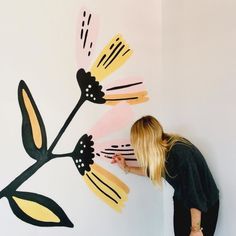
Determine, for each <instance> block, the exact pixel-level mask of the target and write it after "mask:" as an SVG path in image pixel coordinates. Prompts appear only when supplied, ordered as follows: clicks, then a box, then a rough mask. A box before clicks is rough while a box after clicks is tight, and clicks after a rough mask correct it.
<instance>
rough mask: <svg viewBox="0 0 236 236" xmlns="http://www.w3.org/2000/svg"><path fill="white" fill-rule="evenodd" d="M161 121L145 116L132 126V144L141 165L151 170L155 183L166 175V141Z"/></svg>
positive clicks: (151, 176) (150, 174)
mask: <svg viewBox="0 0 236 236" xmlns="http://www.w3.org/2000/svg"><path fill="white" fill-rule="evenodd" d="M164 137H165V134H164V131H163V128H162V126H161V124H160V123H159V121H158V120H157V119H156V118H154V117H153V116H144V117H142V118H140V119H139V120H137V121H136V122H135V123H134V124H133V125H132V127H131V133H130V138H131V144H132V146H133V148H134V152H135V155H136V157H137V159H138V162H139V163H140V165H141V166H143V167H144V168H146V169H148V170H149V176H150V178H151V180H152V181H153V182H154V183H160V182H161V177H162V176H163V175H164V168H165V154H166V150H167V148H166V141H165V140H164Z"/></svg>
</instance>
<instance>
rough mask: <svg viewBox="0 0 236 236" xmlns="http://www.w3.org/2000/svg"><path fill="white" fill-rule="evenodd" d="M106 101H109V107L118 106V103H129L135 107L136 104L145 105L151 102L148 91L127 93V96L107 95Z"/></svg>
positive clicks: (107, 102)
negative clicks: (144, 103)
mask: <svg viewBox="0 0 236 236" xmlns="http://www.w3.org/2000/svg"><path fill="white" fill-rule="evenodd" d="M131 98H132V99H131ZM104 99H106V100H107V101H106V104H108V105H116V104H117V103H119V102H121V101H126V102H127V103H129V104H131V105H134V104H139V103H143V102H146V101H148V100H149V98H148V97H147V91H141V92H135V93H126V94H110V95H105V96H104ZM109 99H111V100H109ZM116 99H118V100H116ZM121 99H122V100H121Z"/></svg>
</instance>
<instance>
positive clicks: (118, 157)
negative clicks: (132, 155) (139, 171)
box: [111, 154, 129, 172]
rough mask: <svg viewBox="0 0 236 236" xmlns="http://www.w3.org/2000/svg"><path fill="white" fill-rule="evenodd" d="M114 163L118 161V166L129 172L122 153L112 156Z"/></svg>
mask: <svg viewBox="0 0 236 236" xmlns="http://www.w3.org/2000/svg"><path fill="white" fill-rule="evenodd" d="M111 163H112V164H114V163H117V164H118V166H119V167H120V168H121V169H122V170H123V171H125V172H128V171H129V170H128V168H129V167H128V166H127V164H126V162H125V158H124V157H123V156H122V155H121V154H116V155H114V156H113V157H112V161H111Z"/></svg>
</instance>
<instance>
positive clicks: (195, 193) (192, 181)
mask: <svg viewBox="0 0 236 236" xmlns="http://www.w3.org/2000/svg"><path fill="white" fill-rule="evenodd" d="M178 156H179V158H180V159H181V167H180V169H179V179H180V190H181V195H182V200H183V203H184V205H185V206H186V207H187V208H188V209H190V208H197V209H198V210H200V211H202V212H206V211H207V198H206V195H205V193H204V190H203V185H202V180H201V165H200V161H201V160H198V159H197V158H198V156H194V153H193V152H192V151H191V150H188V149H185V150H184V151H182V152H180V153H178ZM202 168H203V167H202Z"/></svg>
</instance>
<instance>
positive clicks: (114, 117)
mask: <svg viewBox="0 0 236 236" xmlns="http://www.w3.org/2000/svg"><path fill="white" fill-rule="evenodd" d="M132 120H133V112H132V109H131V107H130V106H129V105H128V104H127V103H124V102H121V103H119V104H118V105H116V106H114V107H112V109H110V110H109V111H108V112H106V113H105V114H104V115H103V116H102V118H100V120H99V121H98V122H97V123H96V124H95V125H94V127H93V128H92V129H91V130H90V132H89V134H91V135H93V140H98V139H99V138H101V137H104V136H107V135H108V134H110V133H112V132H115V131H118V130H120V129H122V128H124V127H125V126H127V125H128V124H129V123H130V122H131V121H132Z"/></svg>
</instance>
